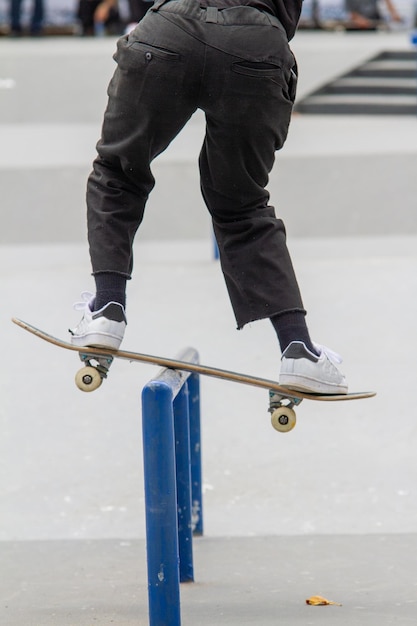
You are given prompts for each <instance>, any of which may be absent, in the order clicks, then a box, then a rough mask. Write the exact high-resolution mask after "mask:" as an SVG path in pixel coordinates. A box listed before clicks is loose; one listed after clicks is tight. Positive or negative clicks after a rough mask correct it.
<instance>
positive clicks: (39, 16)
mask: <svg viewBox="0 0 417 626" xmlns="http://www.w3.org/2000/svg"><path fill="white" fill-rule="evenodd" d="M43 18H44V4H43V0H33V2H32V15H31V19H30V35H31V36H32V37H36V36H38V35H41V34H42V24H43ZM10 35H11V36H12V37H20V36H21V35H23V28H22V0H11V1H10Z"/></svg>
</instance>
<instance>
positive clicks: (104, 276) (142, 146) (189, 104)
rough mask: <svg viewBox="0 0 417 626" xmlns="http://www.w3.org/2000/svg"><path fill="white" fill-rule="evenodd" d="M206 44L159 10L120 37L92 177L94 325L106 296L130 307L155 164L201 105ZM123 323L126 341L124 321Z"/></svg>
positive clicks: (90, 233) (80, 339)
mask: <svg viewBox="0 0 417 626" xmlns="http://www.w3.org/2000/svg"><path fill="white" fill-rule="evenodd" d="M148 42H152V43H148ZM199 47H201V44H199V42H197V41H195V40H194V39H192V38H191V37H189V36H188V35H186V34H185V33H183V31H181V30H179V29H178V28H176V27H175V26H173V25H172V24H170V23H169V22H167V21H166V20H164V19H163V18H161V17H160V16H159V15H158V14H154V13H151V14H148V15H147V16H146V18H144V19H143V20H142V21H141V22H140V24H139V25H138V26H137V27H136V28H135V30H134V31H132V32H131V33H130V34H129V35H128V36H126V37H123V38H121V39H120V40H119V42H118V49H117V53H116V55H115V60H116V62H117V68H116V71H115V73H114V76H113V78H112V80H111V82H110V85H109V89H108V95H109V100H108V105H107V109H106V112H105V116H104V122H103V128H102V136H101V139H100V141H99V143H98V144H97V152H98V156H97V158H96V159H95V161H94V166H93V172H92V173H91V175H90V177H89V179H88V184H87V218H88V238H89V244H90V256H91V263H92V268H93V274H94V276H95V279H96V294H95V299H94V300H93V301H90V302H89V303H88V304H87V307H86V316H87V317H88V322H89V323H90V322H91V324H92V325H93V326H94V324H96V325H97V324H98V322H94V324H93V317H94V315H93V314H94V312H100V313H101V314H103V315H105V313H106V308H105V307H106V303H110V302H112V303H117V304H119V305H121V306H122V308H123V306H124V289H125V284H126V280H127V279H129V278H130V276H131V272H132V268H133V254H132V245H133V240H134V237H135V234H136V231H137V229H138V227H139V225H140V224H141V222H142V219H143V214H144V209H145V204H146V201H147V198H148V196H149V193H150V191H151V190H152V188H153V186H154V178H153V175H152V172H151V167H150V164H151V162H152V160H153V159H154V158H155V157H156V156H157V155H158V154H160V153H161V152H163V150H165V148H166V147H167V146H168V145H169V143H170V142H171V141H172V139H173V138H174V137H175V136H176V135H177V134H178V132H179V131H180V130H181V128H182V127H183V126H184V124H185V123H186V122H187V120H188V119H189V118H190V117H191V115H192V113H193V112H194V111H195V109H196V100H197V94H198V91H199V77H200V75H201V70H200V69H199V67H200V65H202V64H203V62H204V54H203V51H200V52H199ZM103 307H104V309H103ZM112 311H113V313H114V311H115V308H114V307H112ZM123 313H124V309H123ZM118 315H119V314H118ZM119 317H121V316H120V315H119ZM96 319H97V316H96ZM119 322H120V323H121V324H123V323H125V320H124V321H123V320H122V319H120V320H119ZM100 323H103V324H104V322H103V320H101V322H100ZM85 327H86V324H84V325H83V329H82V333H78V331H77V329H74V331H73V342H74V343H77V342H78V343H79V342H82V344H83V345H86V342H89V339H88V336H87V335H88V329H87V331H86V328H85ZM120 328H121V331H120V333H119V334H121V337H120V338H119V339H120V341H121V339H122V337H123V332H124V327H123V326H120ZM93 330H94V333H93V331H92V334H94V339H96V334H97V333H95V329H93ZM78 335H82V336H80V337H78ZM104 341H107V339H106V338H105V339H104ZM120 341H119V343H120ZM94 343H97V341H94Z"/></svg>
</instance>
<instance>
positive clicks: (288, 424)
mask: <svg viewBox="0 0 417 626" xmlns="http://www.w3.org/2000/svg"><path fill="white" fill-rule="evenodd" d="M12 322H13V323H14V324H17V325H18V326H20V327H21V328H23V329H24V330H26V331H28V332H29V333H32V334H33V335H35V336H36V337H39V338H40V339H43V340H44V341H47V342H48V343H51V344H53V345H55V346H58V347H59V348H64V349H65V350H71V351H72V352H78V354H79V357H80V359H81V361H82V363H83V367H82V368H81V369H80V370H79V371H78V372H77V373H76V375H75V384H76V385H77V387H78V388H79V389H81V391H94V390H95V389H97V388H98V387H99V386H100V385H101V383H102V382H103V380H104V379H105V378H107V374H108V371H109V369H110V366H111V364H112V362H113V360H114V359H124V360H127V361H139V362H142V363H150V364H152V365H160V366H162V367H166V368H169V369H175V370H182V371H186V372H192V373H196V374H201V375H203V376H211V377H213V378H220V379H222V380H228V381H231V382H235V383H241V384H243V385H251V386H253V387H260V388H261V389H267V390H268V391H269V412H270V414H271V423H272V426H273V427H274V428H275V430H278V431H280V432H287V431H289V430H292V429H293V428H294V426H295V424H296V415H295V411H294V407H297V406H298V405H299V404H300V403H301V402H302V400H315V401H320V402H338V401H346V400H361V399H365V398H372V397H373V396H375V395H376V393H375V392H374V391H363V392H357V393H348V394H343V395H342V394H341V395H334V394H314V393H304V392H302V391H295V390H292V389H289V388H286V387H282V386H281V385H279V384H278V383H277V382H276V381H273V380H268V379H266V378H259V377H257V376H250V375H248V374H240V373H239V372H233V371H229V370H224V369H219V368H217V367H210V366H207V365H201V364H200V363H190V362H188V361H181V360H178V359H170V358H166V357H160V356H154V355H151V354H142V353H140V352H128V351H126V350H111V349H108V348H93V347H82V348H81V347H78V346H74V345H72V344H71V343H69V342H68V341H62V340H61V339H58V338H56V337H53V336H52V335H49V334H48V333H45V332H43V331H42V330H40V329H39V328H36V327H35V326H32V324H28V323H27V322H24V321H23V320H20V319H18V318H12Z"/></svg>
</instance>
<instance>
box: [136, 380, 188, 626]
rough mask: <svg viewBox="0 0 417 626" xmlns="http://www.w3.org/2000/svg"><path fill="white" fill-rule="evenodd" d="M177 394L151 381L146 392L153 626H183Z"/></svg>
mask: <svg viewBox="0 0 417 626" xmlns="http://www.w3.org/2000/svg"><path fill="white" fill-rule="evenodd" d="M172 402H173V391H172V389H171V387H170V386H169V385H168V384H166V383H165V382H160V381H151V382H150V383H149V384H148V385H147V386H146V387H145V388H144V389H143V392H142V408H143V415H144V419H143V423H142V429H143V455H144V467H145V502H146V540H147V541H146V549H147V563H148V598H149V625H150V626H180V625H181V612H180V591H179V548H178V523H177V493H176V480H175V437H174V417H173V406H172Z"/></svg>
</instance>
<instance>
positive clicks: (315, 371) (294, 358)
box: [279, 341, 348, 394]
mask: <svg viewBox="0 0 417 626" xmlns="http://www.w3.org/2000/svg"><path fill="white" fill-rule="evenodd" d="M314 347H315V348H316V349H317V351H318V352H319V355H320V356H317V355H315V354H313V352H310V350H308V348H307V347H306V345H305V344H304V343H303V342H302V341H293V342H292V343H290V345H289V346H288V347H287V348H286V349H285V350H284V352H283V354H282V357H281V372H280V375H279V384H280V385H282V386H283V387H288V388H289V389H295V390H298V391H306V392H310V393H323V394H325V393H330V394H346V393H347V391H348V386H347V382H346V379H345V377H344V376H343V374H342V373H341V372H340V371H339V370H338V368H337V367H336V364H339V363H341V362H342V359H341V357H340V356H339V355H338V354H336V353H335V352H332V350H329V348H325V347H324V346H319V345H316V344H314Z"/></svg>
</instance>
